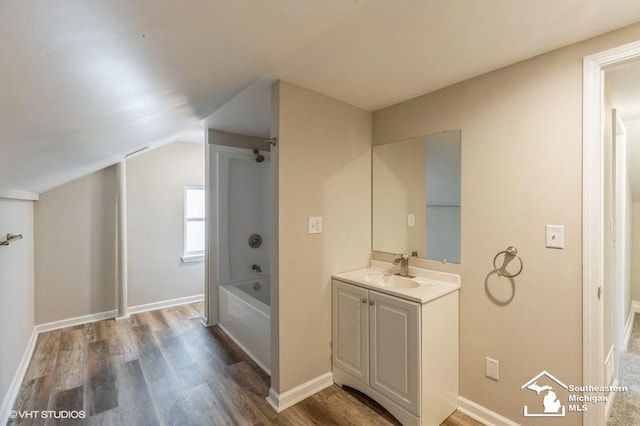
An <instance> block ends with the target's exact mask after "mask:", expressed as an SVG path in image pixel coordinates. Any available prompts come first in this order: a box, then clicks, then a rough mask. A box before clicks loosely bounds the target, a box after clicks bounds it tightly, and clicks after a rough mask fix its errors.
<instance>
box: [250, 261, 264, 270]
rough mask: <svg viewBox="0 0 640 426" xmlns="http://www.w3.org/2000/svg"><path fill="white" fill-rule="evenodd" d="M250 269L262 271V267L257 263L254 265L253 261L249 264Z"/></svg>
mask: <svg viewBox="0 0 640 426" xmlns="http://www.w3.org/2000/svg"><path fill="white" fill-rule="evenodd" d="M251 269H253V270H254V271H256V272H262V268H261V267H260V266H259V265H256V264H255V263H254V264H253V265H251Z"/></svg>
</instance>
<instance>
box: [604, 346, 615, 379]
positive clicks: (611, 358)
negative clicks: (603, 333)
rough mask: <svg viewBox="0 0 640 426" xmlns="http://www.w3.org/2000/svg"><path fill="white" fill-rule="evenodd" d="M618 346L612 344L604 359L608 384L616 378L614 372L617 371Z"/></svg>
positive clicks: (605, 376) (605, 377)
mask: <svg viewBox="0 0 640 426" xmlns="http://www.w3.org/2000/svg"><path fill="white" fill-rule="evenodd" d="M615 352H616V347H615V345H611V348H609V352H608V353H607V356H606V358H605V359H604V379H605V382H606V384H607V385H608V386H610V385H611V383H612V382H613V381H614V380H615V377H614V373H615V371H616V357H615Z"/></svg>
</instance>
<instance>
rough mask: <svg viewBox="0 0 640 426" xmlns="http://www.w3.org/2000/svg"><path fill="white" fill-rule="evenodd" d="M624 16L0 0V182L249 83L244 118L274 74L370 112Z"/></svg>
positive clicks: (546, 7) (158, 126)
mask: <svg viewBox="0 0 640 426" xmlns="http://www.w3.org/2000/svg"><path fill="white" fill-rule="evenodd" d="M637 21H640V2H638V1H637V0H618V1H616V2H615V7H612V4H611V2H610V1H609V0H563V1H557V0H537V1H535V2H516V1H513V0H485V1H481V2H480V1H475V0H455V1H452V0H430V1H418V0H369V1H366V0H352V1H346V0H323V1H299V0H273V1H269V2H266V1H262V0H217V1H211V0H190V1H189V2H180V1H162V2H158V1H154V0H127V1H117V0H111V1H107V0H102V1H98V0H83V1H72V0H57V1H55V2H43V1H37V0H21V1H15V2H14V1H5V2H2V3H1V4H0V28H1V30H0V33H1V34H2V37H0V60H1V63H2V67H1V68H0V76H1V77H2V84H3V86H2V89H3V90H2V96H1V97H0V190H10V189H14V190H26V191H32V192H41V191H44V190H47V189H49V188H52V187H55V186H57V185H59V184H61V183H64V182H67V181H69V180H71V179H73V178H76V177H79V176H82V175H84V174H87V173H90V172H92V171H95V170H97V169H99V168H102V167H105V166H107V165H110V164H113V163H115V162H117V161H119V160H120V159H122V158H123V157H124V155H126V154H127V153H129V152H132V151H135V150H137V149H139V148H141V147H143V146H156V145H160V144H163V143H167V142H169V141H172V140H175V139H176V138H177V137H178V135H179V134H182V133H184V132H185V131H188V132H189V131H190V132H193V131H194V130H196V131H200V130H202V129H203V127H204V125H205V123H206V124H210V125H215V126H217V127H219V128H220V127H221V126H226V129H227V130H231V129H233V128H234V125H233V123H231V121H232V119H231V118H229V119H227V118H225V116H224V114H225V113H224V109H223V110H222V111H221V112H219V113H218V115H217V117H216V116H215V115H213V116H212V114H214V113H215V112H216V111H217V110H218V109H219V108H220V107H221V106H222V105H224V104H225V103H227V102H228V101H229V100H230V99H232V98H233V97H234V96H235V95H236V94H238V93H241V92H243V90H244V89H245V88H248V87H249V88H251V90H249V91H248V94H246V93H245V94H243V95H241V96H240V98H238V99H236V100H235V102H234V101H232V102H230V103H229V104H228V105H227V107H226V108H225V109H229V110H230V111H231V110H235V111H236V112H235V113H233V114H232V113H226V114H227V115H230V116H233V117H235V119H236V120H238V118H237V117H244V118H242V120H241V121H243V122H244V123H245V126H246V123H247V121H248V120H247V118H248V117H252V114H254V113H257V111H258V109H259V108H257V106H256V105H255V103H254V102H253V101H252V100H251V99H252V97H253V96H258V98H260V96H264V94H265V93H267V92H266V89H265V87H267V84H266V82H269V81H271V80H273V79H275V78H283V79H285V80H288V81H291V82H293V83H297V84H300V85H302V86H305V87H308V88H310V89H313V90H316V91H318V92H321V93H324V94H326V95H328V96H332V97H335V98H337V99H340V100H343V101H345V102H348V103H351V104H354V105H357V106H359V107H362V108H365V109H369V110H375V109H378V108H381V107H384V106H388V105H391V104H394V103H396V102H399V101H403V100H406V99H408V98H411V97H414V96H417V95H420V94H423V93H427V92H430V91H433V90H436V89H439V88H442V87H445V86H447V85H450V84H452V83H455V82H457V81H461V80H464V79H467V78H470V77H473V76H475V75H478V74H482V73H484V72H487V71H490V70H493V69H496V68H499V67H502V66H505V65H508V64H511V63H514V62H517V61H520V60H522V59H526V58H528V57H531V56H535V55H537V54H540V53H543V52H545V51H549V50H552V49H555V48H558V47H562V46H565V45H568V44H571V43H574V42H576V41H579V40H583V39H585V38H589V37H591V36H595V35H597V34H601V33H604V32H607V31H610V30H613V29H616V28H619V27H622V26H625V25H628V24H631V23H633V22H637ZM260 94H261V95H260ZM258 98H254V99H258ZM260 99H262V98H260ZM258 102H262V105H264V104H265V103H264V101H258ZM246 106H253V107H254V108H253V110H252V111H253V112H249V113H247V112H246V111H245V110H244V108H246ZM258 116H259V117H261V118H258ZM208 117H210V118H209V120H208V121H207V118H208ZM221 117H222V118H221ZM264 117H265V116H264V115H260V114H257V116H256V120H261V121H260V123H259V124H258V123H256V129H254V130H251V131H256V132H258V131H259V132H261V133H263V132H264V130H265V129H264V126H265V124H264V123H265V122H266V121H265V120H266V119H265V118H264ZM216 120H218V121H216ZM249 121H250V120H249ZM250 124H252V123H250ZM222 129H224V127H223V128H222ZM260 136H262V134H260Z"/></svg>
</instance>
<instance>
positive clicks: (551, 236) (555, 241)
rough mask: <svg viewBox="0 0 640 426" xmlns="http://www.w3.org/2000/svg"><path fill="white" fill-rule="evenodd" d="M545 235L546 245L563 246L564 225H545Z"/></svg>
mask: <svg viewBox="0 0 640 426" xmlns="http://www.w3.org/2000/svg"><path fill="white" fill-rule="evenodd" d="M545 235H546V246H547V247H549V248H559V249H563V248H564V225H547V226H546V233H545Z"/></svg>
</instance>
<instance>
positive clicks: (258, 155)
mask: <svg viewBox="0 0 640 426" xmlns="http://www.w3.org/2000/svg"><path fill="white" fill-rule="evenodd" d="M253 153H254V154H255V155H256V163H262V162H263V161H264V155H262V154H260V151H258V150H257V149H254V150H253Z"/></svg>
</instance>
